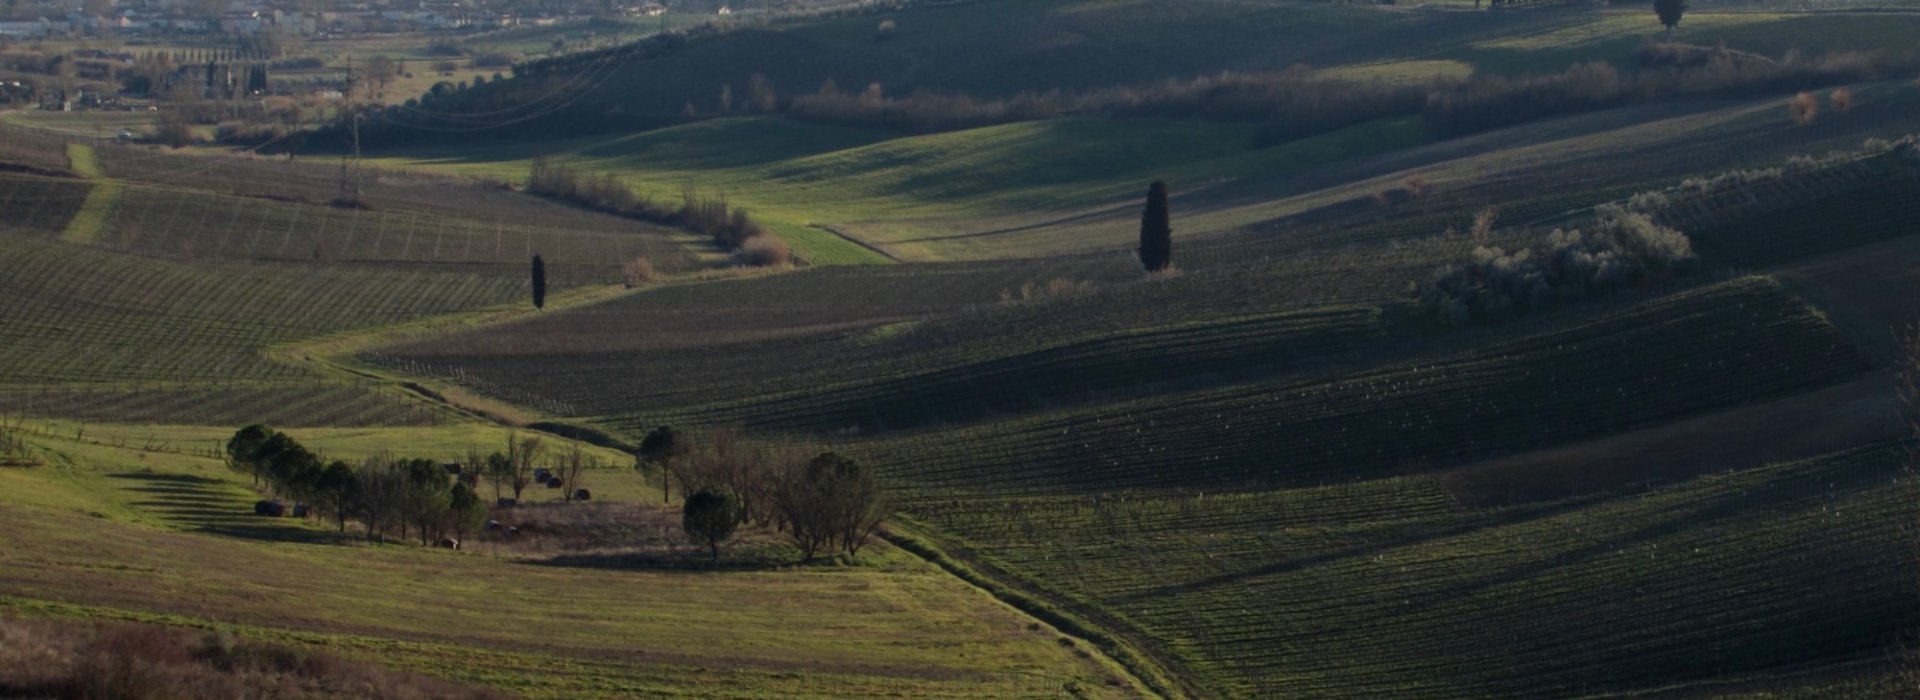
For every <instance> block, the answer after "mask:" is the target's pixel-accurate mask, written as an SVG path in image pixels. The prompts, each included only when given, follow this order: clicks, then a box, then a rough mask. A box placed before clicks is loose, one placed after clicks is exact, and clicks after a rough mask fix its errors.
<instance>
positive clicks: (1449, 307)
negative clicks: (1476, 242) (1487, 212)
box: [1418, 204, 1695, 326]
mask: <svg viewBox="0 0 1920 700" xmlns="http://www.w3.org/2000/svg"><path fill="white" fill-rule="evenodd" d="M1598 211H1599V218H1598V220H1597V221H1595V222H1594V224H1593V225H1592V226H1591V227H1589V228H1585V229H1578V228H1576V229H1556V230H1554V231H1553V232H1552V233H1549V234H1547V236H1546V237H1545V238H1543V239H1540V240H1537V241H1533V242H1531V243H1530V244H1528V245H1523V246H1521V247H1517V248H1514V249H1512V250H1508V249H1506V248H1502V247H1500V246H1481V247H1478V248H1475V249H1474V250H1473V253H1472V259H1471V260H1469V261H1468V262H1466V263H1463V264H1460V265H1455V266H1453V267H1449V268H1445V269H1442V270H1441V271H1440V272H1439V273H1437V274H1435V275H1434V276H1433V278H1432V279H1429V280H1428V281H1427V282H1426V283H1425V284H1424V285H1421V286H1420V287H1419V288H1418V294H1419V300H1420V306H1421V308H1422V309H1424V310H1426V312H1427V313H1429V314H1432V315H1433V316H1434V317H1435V318H1437V319H1439V320H1441V321H1443V322H1445V323H1447V324H1450V325H1456V326H1464V325H1469V324H1473V323H1479V322H1485V321H1497V320H1501V319H1504V318H1507V317H1511V316H1514V315H1516V314H1522V313H1527V312H1530V311H1538V310H1541V309H1545V308H1548V307H1551V306H1553V305H1555V304H1558V303H1562V302H1566V301H1571V300H1574V299H1579V298H1581V297H1587V296H1594V295H1599V294H1605V293H1609V292H1612V291H1615V290H1618V289H1621V288H1623V287H1626V286H1628V285H1631V284H1634V283H1636V282H1641V281H1645V280H1659V279H1665V278H1667V277H1671V276H1673V275H1677V274H1683V273H1685V272H1687V271H1689V270H1690V269H1691V268H1692V267H1693V264H1694V262H1695V257H1694V254H1693V245H1692V242H1691V241H1690V240H1689V239H1688V238H1687V236H1686V234H1683V233H1681V232H1679V231H1676V230H1673V229H1670V228H1666V227H1664V226H1661V225H1659V224H1656V223H1654V222H1653V220H1652V218H1650V217H1649V216H1647V215H1646V214H1644V213H1641V212H1637V211H1632V210H1630V209H1628V208H1626V207H1623V206H1620V205H1614V204H1605V205H1601V206H1600V207H1599V210H1598Z"/></svg>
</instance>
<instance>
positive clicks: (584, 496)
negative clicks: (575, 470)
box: [573, 489, 593, 501]
mask: <svg viewBox="0 0 1920 700" xmlns="http://www.w3.org/2000/svg"><path fill="white" fill-rule="evenodd" d="M573 500H576V501H591V500H593V492H592V491H588V490H586V489H577V490H575V491H574V492H573Z"/></svg>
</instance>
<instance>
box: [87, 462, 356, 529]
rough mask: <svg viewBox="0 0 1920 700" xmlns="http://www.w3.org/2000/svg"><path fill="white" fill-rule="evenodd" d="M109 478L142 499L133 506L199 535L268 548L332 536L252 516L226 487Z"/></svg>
mask: <svg viewBox="0 0 1920 700" xmlns="http://www.w3.org/2000/svg"><path fill="white" fill-rule="evenodd" d="M107 476H108V478H111V479H118V480H121V481H124V482H128V485H127V486H126V487H125V488H126V490H127V491H130V492H132V493H134V494H138V495H139V496H141V498H139V499H138V500H135V501H134V502H133V505H134V506H135V507H137V508H140V509H142V510H145V511H148V512H151V513H154V514H157V515H159V516H161V517H163V518H165V519H167V520H168V521H170V522H174V523H178V524H180V525H184V526H186V527H187V528H188V529H191V530H193V531H195V532H203V533H207V534H211V535H221V536H225V537H238V538H242V539H249V540H264V541H270V542H303V543H327V542H333V541H335V540H336V537H335V536H334V535H333V534H332V533H329V532H325V531H321V530H313V529H309V528H305V527H301V526H300V524H299V523H300V521H298V520H291V519H285V518H271V517H266V516H261V515H255V514H254V513H253V504H252V503H251V502H250V501H249V500H248V499H247V497H246V496H244V495H241V494H236V493H234V492H233V491H232V490H230V489H229V487H228V484H227V483H226V482H224V481H220V480H218V479H209V478H206V477H202V476H192V475H189V474H150V473H145V472H122V473H119V474H109V475H107Z"/></svg>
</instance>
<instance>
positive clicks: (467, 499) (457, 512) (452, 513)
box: [447, 483, 488, 540]
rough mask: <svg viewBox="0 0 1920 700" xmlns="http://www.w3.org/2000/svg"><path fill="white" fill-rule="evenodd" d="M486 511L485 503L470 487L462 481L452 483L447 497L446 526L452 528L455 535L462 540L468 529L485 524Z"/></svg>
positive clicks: (478, 527) (465, 536)
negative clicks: (451, 489)
mask: <svg viewBox="0 0 1920 700" xmlns="http://www.w3.org/2000/svg"><path fill="white" fill-rule="evenodd" d="M487 513H488V511H487V504H486V503H484V502H482V501H481V500H480V495H479V494H477V493H474V492H473V489H472V488H470V487H468V486H467V485H466V484H464V483H460V484H454V485H453V492H452V493H451V494H449V495H448V497H447V526H448V527H449V528H452V529H453V532H454V536H455V537H458V538H460V539H463V540H464V539H466V538H467V533H468V532H469V531H473V530H478V529H480V528H481V527H482V526H484V525H486V524H487Z"/></svg>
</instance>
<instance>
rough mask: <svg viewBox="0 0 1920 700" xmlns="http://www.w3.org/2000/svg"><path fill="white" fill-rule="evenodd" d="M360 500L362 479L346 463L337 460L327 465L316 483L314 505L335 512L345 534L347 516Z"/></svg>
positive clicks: (334, 516)
mask: <svg viewBox="0 0 1920 700" xmlns="http://www.w3.org/2000/svg"><path fill="white" fill-rule="evenodd" d="M359 498H360V478H359V476H358V475H356V474H354V472H353V466H352V465H350V464H347V463H346V462H341V461H338V460H335V461H333V462H331V463H329V464H327V468H326V469H325V470H323V471H321V472H320V476H319V478H318V479H317V480H316V482H315V483H314V497H313V500H314V504H315V505H318V506H320V507H321V508H322V509H325V510H330V511H333V518H334V520H335V521H337V522H338V523H339V525H340V531H341V532H343V533H344V532H346V531H347V516H348V515H349V514H351V513H352V511H353V505H354V502H355V501H356V500H357V499H359Z"/></svg>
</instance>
